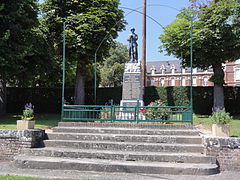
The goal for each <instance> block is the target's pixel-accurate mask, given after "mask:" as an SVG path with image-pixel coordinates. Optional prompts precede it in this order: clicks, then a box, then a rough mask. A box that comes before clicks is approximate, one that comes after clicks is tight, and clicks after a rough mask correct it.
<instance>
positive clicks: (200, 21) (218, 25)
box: [160, 0, 240, 109]
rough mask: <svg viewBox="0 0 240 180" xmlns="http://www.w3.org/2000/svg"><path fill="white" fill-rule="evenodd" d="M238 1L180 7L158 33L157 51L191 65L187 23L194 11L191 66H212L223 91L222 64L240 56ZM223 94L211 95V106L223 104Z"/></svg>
mask: <svg viewBox="0 0 240 180" xmlns="http://www.w3.org/2000/svg"><path fill="white" fill-rule="evenodd" d="M239 8H240V3H239V2H237V1H235V0H220V1H218V2H217V3H213V4H210V5H209V6H206V8H200V9H198V10H196V11H194V10H188V9H183V10H182V12H181V13H180V14H179V15H178V16H177V19H176V20H175V21H174V22H172V23H171V24H170V25H168V26H166V28H165V30H164V34H163V35H161V36H160V40H161V42H162V45H161V46H160V51H163V50H166V51H167V53H168V55H173V56H175V57H177V58H181V57H183V66H188V67H189V66H190V28H191V27H190V25H191V18H189V17H191V16H192V15H191V14H193V15H194V16H195V17H194V20H195V21H194V22H193V26H192V27H193V35H192V42H193V67H197V68H201V69H204V70H205V69H208V68H209V67H212V68H213V71H214V76H213V77H212V81H213V82H214V83H215V85H220V86H218V87H219V92H220V91H223V84H224V74H223V69H222V63H226V62H231V61H235V60H237V59H239V58H240V41H239V38H240V33H239V26H240V21H239V20H240V11H239ZM221 94H222V93H216V94H214V105H213V106H214V109H218V108H222V107H224V102H223V97H222V96H221Z"/></svg>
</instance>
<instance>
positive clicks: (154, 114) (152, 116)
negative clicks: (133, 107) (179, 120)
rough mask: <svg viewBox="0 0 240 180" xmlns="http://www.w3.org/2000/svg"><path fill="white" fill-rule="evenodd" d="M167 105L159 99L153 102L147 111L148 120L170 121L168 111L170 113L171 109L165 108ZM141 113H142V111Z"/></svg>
mask: <svg viewBox="0 0 240 180" xmlns="http://www.w3.org/2000/svg"><path fill="white" fill-rule="evenodd" d="M163 106H166V104H165V103H164V102H163V101H162V100H161V99H158V100H156V101H154V102H151V103H150V104H149V105H148V106H147V108H146V111H145V116H146V119H147V120H168V119H169V113H168V112H166V111H170V110H169V108H163ZM140 111H142V110H141V109H140Z"/></svg>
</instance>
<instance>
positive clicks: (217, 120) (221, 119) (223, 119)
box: [210, 110, 233, 124]
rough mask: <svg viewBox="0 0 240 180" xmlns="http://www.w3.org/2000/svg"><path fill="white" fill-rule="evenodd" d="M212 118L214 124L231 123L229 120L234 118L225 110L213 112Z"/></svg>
mask: <svg viewBox="0 0 240 180" xmlns="http://www.w3.org/2000/svg"><path fill="white" fill-rule="evenodd" d="M210 120H211V121H212V123H213V124H229V122H230V121H231V120H233V118H232V117H231V116H230V114H229V113H228V112H225V110H221V111H218V112H213V114H212V116H210Z"/></svg>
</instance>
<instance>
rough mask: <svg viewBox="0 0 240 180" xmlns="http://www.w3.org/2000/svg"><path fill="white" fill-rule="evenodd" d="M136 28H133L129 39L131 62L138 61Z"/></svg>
mask: <svg viewBox="0 0 240 180" xmlns="http://www.w3.org/2000/svg"><path fill="white" fill-rule="evenodd" d="M134 31H135V29H134V28H131V32H132V33H131V34H130V35H129V38H128V41H129V48H128V52H129V57H130V62H131V63H138V50H137V47H138V44H137V40H138V35H137V34H135V33H134Z"/></svg>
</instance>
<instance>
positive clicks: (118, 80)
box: [99, 42, 129, 87]
mask: <svg viewBox="0 0 240 180" xmlns="http://www.w3.org/2000/svg"><path fill="white" fill-rule="evenodd" d="M128 61H129V59H128V49H127V47H126V46H125V45H123V44H121V43H119V42H116V43H115V45H114V46H113V47H112V48H111V49H110V51H109V56H108V57H107V58H105V59H104V62H103V65H101V66H100V67H99V69H100V79H101V82H100V85H101V86H103V87H117V86H121V85H122V79H123V72H124V64H125V63H126V62H128Z"/></svg>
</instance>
